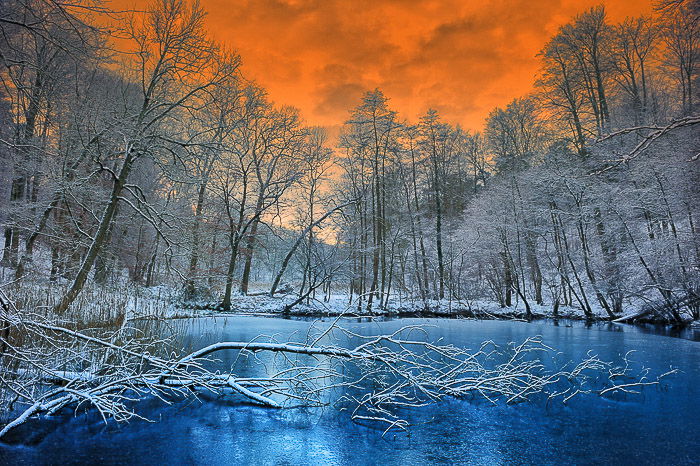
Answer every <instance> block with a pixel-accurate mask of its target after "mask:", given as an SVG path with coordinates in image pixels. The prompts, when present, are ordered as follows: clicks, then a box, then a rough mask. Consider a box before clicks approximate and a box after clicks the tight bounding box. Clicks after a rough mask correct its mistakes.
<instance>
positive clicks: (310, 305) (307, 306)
mask: <svg viewBox="0 0 700 466" xmlns="http://www.w3.org/2000/svg"><path fill="white" fill-rule="evenodd" d="M157 299H158V300H159V301H162V302H163V303H167V305H165V306H163V305H162V304H161V305H153V304H150V305H148V306H146V308H147V309H148V311H147V312H145V313H144V312H140V311H139V310H140V309H143V308H144V307H143V305H144V302H147V301H150V300H149V299H148V298H147V297H146V299H145V300H144V298H143V297H142V298H141V300H140V305H137V306H133V307H132V309H131V317H133V318H139V317H141V318H149V317H157V318H171V319H177V318H190V317H204V316H220V315H262V316H274V317H303V318H324V317H338V316H342V317H354V318H363V317H375V318H376V317H387V318H402V317H424V318H433V317H437V318H470V319H481V320H534V319H568V320H577V321H590V322H611V321H616V322H618V323H633V324H651V325H668V324H669V322H668V321H665V320H663V319H661V318H660V317H659V316H657V315H653V314H646V315H645V314H643V313H642V312H640V311H639V309H640V307H632V306H630V309H629V311H628V312H625V313H623V314H622V315H620V316H617V317H616V318H615V319H612V318H610V317H609V316H608V315H607V313H606V312H605V311H604V309H602V308H600V307H593V315H592V316H587V315H586V314H585V313H584V312H583V310H582V309H580V308H579V307H576V306H559V309H558V311H557V312H556V313H555V312H554V306H553V304H550V303H544V304H541V305H538V304H534V303H531V304H530V315H528V314H527V312H526V306H525V305H524V304H523V302H522V301H518V302H515V303H514V305H513V306H510V307H501V306H500V305H499V304H498V303H496V302H492V301H486V300H455V299H443V300H426V301H423V300H420V299H415V300H414V299H406V298H402V297H397V298H391V299H389V300H388V302H387V303H386V305H385V306H382V307H379V306H373V307H372V308H368V307H367V304H366V300H363V301H362V302H359V303H358V300H357V297H353V299H350V297H348V296H347V295H343V294H334V295H331V296H330V298H329V299H323V300H314V299H311V300H308V301H304V302H302V303H298V304H296V305H295V306H293V307H291V308H290V307H289V306H290V304H291V303H293V302H294V301H295V300H296V296H294V295H283V296H275V297H271V296H269V295H266V294H262V293H252V294H250V295H234V296H233V298H232V304H231V308H230V309H228V310H225V311H224V310H221V309H219V308H218V307H217V303H216V302H214V301H209V300H199V301H180V300H178V299H177V298H175V297H171V298H169V297H168V295H167V293H163V291H162V290H159V291H158V294H157ZM134 304H137V303H136V302H135V303H134ZM685 317H686V318H687V319H686V320H685V321H684V322H682V323H680V324H678V323H674V324H672V325H673V326H680V327H685V326H693V325H695V326H698V327H700V322H698V321H693V320H692V319H691V318H690V314H687V315H686V316H685Z"/></svg>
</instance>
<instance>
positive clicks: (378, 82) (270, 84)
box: [202, 0, 651, 128]
mask: <svg viewBox="0 0 700 466" xmlns="http://www.w3.org/2000/svg"><path fill="white" fill-rule="evenodd" d="M599 3H600V0H540V1H538V0H478V1H472V0H470V1H465V0H444V1H437V0H237V1H232V0H202V4H203V6H204V7H205V8H206V9H207V10H208V11H209V16H208V18H207V21H208V24H209V27H210V29H211V33H212V34H213V36H214V37H216V38H217V39H218V40H220V41H223V42H226V43H227V44H229V45H230V46H232V47H233V48H235V49H237V50H238V51H239V53H240V54H241V56H242V57H243V60H244V69H245V73H246V75H247V76H249V77H251V78H253V79H255V80H256V81H257V82H259V83H260V84H261V85H262V86H264V87H265V88H267V89H268V90H269V92H270V95H271V97H272V99H273V100H275V101H276V102H278V103H283V104H289V105H294V106H296V107H299V108H300V109H301V111H302V114H303V115H304V116H305V118H306V119H307V120H308V122H309V123H311V124H317V125H325V126H332V125H337V124H339V123H341V122H342V121H343V120H345V119H346V118H347V116H348V110H349V109H350V108H351V107H353V106H355V105H356V104H357V102H358V100H359V98H360V97H361V95H362V93H363V92H364V91H365V90H368V89H372V88H375V87H379V88H381V89H382V90H383V91H384V92H385V93H386V94H387V96H389V97H390V98H391V105H392V107H393V108H395V109H396V110H398V111H399V112H400V113H401V115H402V116H404V117H407V118H411V119H415V118H416V117H417V116H418V115H419V114H422V113H423V112H425V110H426V109H427V108H429V107H434V108H436V109H438V110H439V111H440V112H441V113H442V114H443V116H444V117H445V118H446V119H447V120H449V121H450V122H452V123H459V124H462V125H463V126H465V127H468V128H481V126H482V124H483V120H484V118H485V117H486V115H488V113H489V111H490V110H491V109H492V108H493V107H494V106H498V105H505V104H506V103H507V102H508V101H510V100H511V99H513V98H514V97H517V96H519V95H522V94H525V93H527V92H528V91H530V90H531V89H532V83H533V76H534V74H535V73H536V72H537V69H538V61H537V58H536V54H537V53H538V52H539V50H540V49H541V47H542V46H543V45H544V43H545V41H546V40H547V39H548V37H550V36H551V35H552V34H554V33H555V32H556V30H557V29H558V27H559V26H561V25H562V24H563V23H565V22H567V21H569V20H570V19H571V17H572V16H574V15H575V14H577V13H580V12H582V11H584V10H585V9H587V8H590V7H591V6H595V5H597V4H599ZM605 4H606V7H607V9H608V13H609V16H610V18H611V20H612V21H620V20H622V19H624V17H625V16H634V15H640V14H648V13H650V11H651V1H650V0H610V1H608V2H606V3H605Z"/></svg>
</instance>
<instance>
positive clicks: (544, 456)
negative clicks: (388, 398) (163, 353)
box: [0, 317, 700, 465]
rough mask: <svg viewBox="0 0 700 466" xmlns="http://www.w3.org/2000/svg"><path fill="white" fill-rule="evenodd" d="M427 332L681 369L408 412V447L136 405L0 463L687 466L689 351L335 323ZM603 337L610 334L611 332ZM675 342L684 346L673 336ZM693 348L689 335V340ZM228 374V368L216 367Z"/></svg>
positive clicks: (29, 437)
mask: <svg viewBox="0 0 700 466" xmlns="http://www.w3.org/2000/svg"><path fill="white" fill-rule="evenodd" d="M415 323H425V324H431V325H436V326H437V328H433V329H431V330H430V338H436V337H442V338H444V341H445V342H449V343H453V344H455V345H459V346H464V347H469V348H477V347H478V346H479V345H480V344H481V342H482V341H484V340H488V339H490V340H494V341H495V342H496V343H499V344H505V343H507V342H509V341H521V340H523V339H525V338H527V337H528V336H533V335H542V337H543V339H544V341H545V343H547V344H548V345H550V346H553V347H555V348H557V349H558V350H559V351H561V352H562V353H563V354H562V357H563V358H567V359H580V358H581V357H583V356H584V355H585V354H586V352H587V351H588V350H593V351H594V352H595V353H597V354H599V355H600V356H601V357H602V359H607V360H617V359H619V356H620V355H622V354H625V353H626V352H627V351H629V350H635V351H636V353H635V354H634V359H635V360H636V361H639V362H640V363H643V364H644V365H645V366H647V367H649V368H651V369H652V372H653V373H656V374H658V373H661V372H664V371H666V370H667V369H668V368H669V367H670V366H673V367H677V368H679V369H681V372H680V373H679V374H676V375H674V376H672V378H670V379H666V382H665V384H664V387H663V388H657V387H650V388H647V389H645V390H644V392H643V394H642V395H639V396H625V397H616V399H615V400H614V401H613V400H610V399H604V398H600V397H597V396H595V395H584V396H580V397H577V398H575V399H574V400H572V402H571V403H570V404H569V405H567V406H563V405H561V404H555V405H551V404H550V405H549V406H546V405H545V404H544V403H539V402H534V403H528V404H520V405H516V406H503V405H499V406H490V405H486V404H484V403H472V402H466V401H460V400H450V401H446V402H443V403H440V404H437V405H434V406H431V407H428V408H421V409H418V410H414V411H412V413H411V416H410V420H411V421H412V423H413V424H414V425H413V426H412V427H411V428H410V430H409V434H408V435H404V434H396V435H394V434H389V435H387V436H385V437H382V436H381V432H379V431H377V430H375V429H372V428H368V427H363V426H359V425H356V424H353V423H352V422H350V421H349V417H348V415H347V414H346V413H343V412H339V411H337V410H334V409H332V408H325V409H313V410H291V411H276V410H270V409H265V408H261V407H255V406H250V405H241V404H240V403H235V402H231V401H227V400H226V399H219V400H203V401H196V400H192V401H186V402H182V403H176V404H174V405H171V406H164V405H163V404H162V403H157V402H155V401H153V402H146V403H145V404H142V405H141V406H140V409H141V412H143V413H144V414H146V415H147V416H148V417H149V418H150V419H152V420H156V421H157V422H153V423H147V422H143V421H137V420H135V421H132V422H131V423H129V424H127V425H121V426H115V425H113V424H108V425H105V424H104V423H102V422H101V421H100V419H99V418H98V417H97V416H95V415H94V414H92V415H85V414H79V415H77V416H73V415H70V416H65V417H62V418H60V419H52V420H42V421H34V422H32V423H30V424H27V425H26V426H24V427H22V428H21V429H20V430H18V431H17V433H16V436H15V438H17V437H21V438H22V439H24V444H23V445H17V444H13V445H3V446H1V447H0V463H2V464H95V463H103V464H170V463H172V464H206V465H219V464H249V463H250V464H295V465H297V464H425V463H431V464H434V463H460V464H489V465H491V464H669V465H670V464H674V465H675V464H700V343H698V342H695V341H689V340H687V339H681V338H671V337H668V336H661V335H655V334H652V333H649V331H648V329H647V330H645V329H637V328H634V327H628V326H624V327H620V326H606V325H598V326H593V327H590V328H585V327H584V326H583V325H581V324H577V323H572V324H570V323H567V324H560V325H559V326H556V325H554V324H553V323H552V322H548V321H540V322H534V323H524V322H509V321H465V320H434V319H402V320H395V321H386V322H378V323H377V322H375V323H368V322H345V323H344V325H345V326H346V327H351V328H352V329H353V330H354V331H357V332H361V333H364V334H374V333H387V332H390V331H393V330H395V329H397V328H399V327H401V326H402V325H406V324H415ZM173 325H175V326H176V327H177V330H178V331H179V332H182V333H183V334H184V335H183V337H182V343H183V344H184V345H188V346H189V345H191V346H193V347H199V346H201V345H204V344H206V343H210V342H213V341H216V340H221V339H227V340H249V339H250V338H252V337H254V336H256V335H259V334H261V333H264V334H268V335H276V336H277V338H279V339H280V340H284V339H287V338H292V339H296V340H300V339H303V337H304V335H305V334H306V331H307V330H308V327H309V325H310V322H306V321H296V320H281V319H266V318H255V317H233V318H226V319H223V318H218V319H192V320H186V321H177V322H175V323H174V324H173ZM613 330H614V331H613ZM686 336H688V335H686ZM692 336H693V335H690V337H692ZM224 362H225V363H228V362H230V360H229V359H225V360H224Z"/></svg>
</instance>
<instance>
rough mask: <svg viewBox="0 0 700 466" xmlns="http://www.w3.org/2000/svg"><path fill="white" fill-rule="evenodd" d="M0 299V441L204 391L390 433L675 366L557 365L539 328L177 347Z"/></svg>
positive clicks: (337, 333)
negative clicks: (466, 407) (443, 409)
mask: <svg viewBox="0 0 700 466" xmlns="http://www.w3.org/2000/svg"><path fill="white" fill-rule="evenodd" d="M0 301H1V303H2V310H1V312H2V315H1V316H0V321H1V322H2V332H0V335H1V336H0V343H1V344H2V346H1V348H2V364H3V366H2V367H3V371H2V373H1V374H0V390H1V400H2V405H1V406H2V409H3V412H6V413H14V414H13V416H14V417H13V418H10V419H8V420H7V422H5V424H4V426H3V427H2V429H1V430H0V438H2V437H3V436H5V435H6V434H7V433H8V432H10V431H11V430H12V429H14V428H16V427H18V426H20V425H22V424H24V423H26V422H27V421H29V420H30V419H32V418H34V417H36V416H38V415H42V414H47V415H52V414H56V413H58V412H60V411H62V410H65V409H78V408H79V407H81V406H92V407H94V409H96V410H97V411H98V412H99V413H100V414H101V415H102V417H103V418H104V419H105V421H107V420H108V419H114V420H115V421H117V422H119V421H125V420H128V419H131V418H134V417H136V418H141V417H142V415H140V414H138V412H137V410H136V406H137V405H138V401H139V400H141V399H144V398H146V397H157V398H159V399H161V400H163V401H164V402H166V403H171V402H173V401H175V400H177V399H178V398H181V397H192V396H197V394H198V393H201V392H203V391H208V392H213V393H216V394H230V395H232V396H239V397H243V398H244V399H246V400H248V401H249V402H254V403H256V404H260V405H263V406H266V407H269V408H273V409H286V408H294V407H300V406H325V405H334V406H336V407H339V408H341V409H345V410H348V411H349V412H350V417H351V419H352V420H353V421H355V422H360V423H370V424H372V425H378V426H382V429H383V430H384V432H385V433H386V432H387V431H389V430H391V429H403V430H405V429H406V428H407V427H408V426H409V421H408V419H407V418H406V415H405V408H411V407H414V408H417V407H421V406H425V405H427V404H430V403H435V402H438V401H440V400H443V399H444V398H446V397H455V398H467V397H470V398H478V399H483V400H487V401H488V402H491V403H498V402H505V403H520V402H524V401H527V400H529V399H531V397H533V396H535V395H543V396H545V397H546V398H547V399H548V400H554V399H558V400H561V401H563V402H564V403H566V402H568V401H569V399H571V398H572V397H573V396H575V395H578V394H581V393H597V394H598V395H601V396H607V395H609V394H611V393H616V392H617V393H619V392H623V393H633V392H636V391H638V390H639V389H640V388H641V387H643V386H647V385H656V384H658V383H659V380H660V379H661V378H662V377H664V376H666V375H668V374H670V373H672V372H673V371H671V372H668V373H666V374H662V375H661V376H659V377H655V378H652V377H649V376H648V374H647V371H646V370H642V371H641V372H634V371H633V370H632V369H631V365H630V364H629V362H628V360H627V358H625V359H624V360H623V364H622V365H615V364H613V363H610V362H606V361H602V360H601V359H599V358H598V357H597V356H595V355H593V354H589V355H588V356H587V357H586V358H584V359H583V360H582V361H580V362H578V363H576V364H574V363H572V362H564V363H561V364H559V363H557V364H553V365H552V364H548V363H547V362H546V360H545V359H544V355H547V354H549V355H550V356H551V358H552V359H551V360H550V361H549V362H553V361H554V358H555V355H556V352H555V351H553V350H552V348H549V347H548V346H546V345H545V344H544V343H543V342H542V340H541V339H540V338H538V337H533V338H528V339H526V340H525V341H524V342H522V343H519V344H509V345H506V346H504V347H501V346H499V345H496V344H495V343H494V342H490V341H489V342H485V343H483V345H482V346H481V347H480V348H479V349H478V350H476V351H469V350H466V349H463V348H459V347H456V346H453V345H449V344H442V343H441V342H439V341H438V342H430V341H427V330H426V328H425V327H421V326H405V327H402V328H400V329H399V330H397V331H396V332H393V333H391V334H385V335H378V336H364V335H359V334H356V333H353V332H351V331H349V330H347V329H344V328H342V327H341V326H340V325H339V319H336V320H335V321H334V322H332V323H331V324H330V325H328V326H327V327H326V328H325V329H317V330H316V331H314V332H311V331H310V332H309V334H308V335H307V336H306V339H305V341H302V342H278V341H275V340H274V339H272V338H267V341H262V340H261V339H260V338H258V339H254V340H253V341H248V342H241V341H225V342H219V343H215V344H212V345H208V346H206V347H203V348H200V349H197V350H194V351H187V352H181V353H180V354H178V352H177V351H175V349H174V348H173V346H172V344H171V342H170V341H169V340H167V339H161V340H158V339H153V338H152V337H145V336H142V335H139V332H138V331H136V330H135V329H131V328H129V327H128V326H127V325H122V327H120V328H119V329H114V330H104V329H103V330H95V329H93V330H90V329H87V330H77V329H74V328H69V326H67V325H66V324H60V323H58V322H52V321H50V320H48V319H46V318H44V317H41V316H39V315H35V314H31V313H28V312H26V311H24V312H20V311H19V310H18V309H17V308H16V307H15V305H14V303H12V302H11V301H10V300H9V299H8V298H7V296H6V295H4V294H3V293H2V291H0ZM312 328H314V329H315V327H312ZM334 342H343V344H342V345H341V344H334ZM224 351H229V352H234V354H235V359H234V363H233V364H232V365H231V367H223V366H222V364H221V363H219V362H217V361H215V360H213V359H211V357H213V356H215V355H217V354H222V352H224ZM241 359H245V360H246V361H247V363H250V362H253V363H254V367H255V368H256V369H259V370H258V371H257V372H256V374H254V375H250V374H248V375H247V376H243V375H239V374H237V371H236V367H237V365H236V362H237V361H239V360H241ZM248 365H250V364H248ZM552 367H554V368H552ZM15 406H17V407H18V408H16V407H15ZM20 406H21V407H20ZM402 413H403V414H402Z"/></svg>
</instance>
